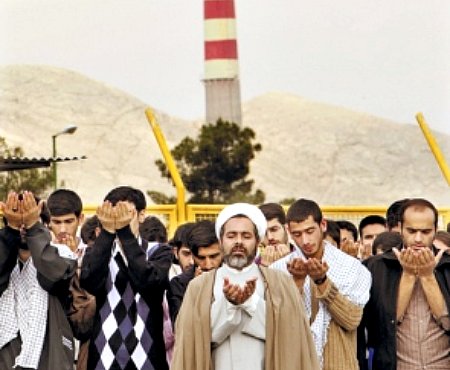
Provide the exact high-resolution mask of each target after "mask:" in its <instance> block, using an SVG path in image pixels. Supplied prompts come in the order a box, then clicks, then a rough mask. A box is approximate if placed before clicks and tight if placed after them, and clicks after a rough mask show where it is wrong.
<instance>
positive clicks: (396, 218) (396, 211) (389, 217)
mask: <svg viewBox="0 0 450 370" xmlns="http://www.w3.org/2000/svg"><path fill="white" fill-rule="evenodd" d="M407 201H408V198H405V199H401V200H396V201H395V202H394V203H392V204H391V205H390V206H389V207H388V209H387V210H386V224H387V228H388V230H389V231H390V230H392V229H393V228H394V227H396V226H397V225H398V224H399V222H400V217H401V214H400V211H401V209H402V205H403V204H405V203H406V202H407Z"/></svg>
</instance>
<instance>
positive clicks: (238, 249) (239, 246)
mask: <svg viewBox="0 0 450 370" xmlns="http://www.w3.org/2000/svg"><path fill="white" fill-rule="evenodd" d="M233 252H243V253H247V251H246V249H245V248H244V246H243V245H242V244H237V245H235V246H234V247H233V248H231V253H233Z"/></svg>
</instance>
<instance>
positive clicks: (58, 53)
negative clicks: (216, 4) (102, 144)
mask: <svg viewBox="0 0 450 370" xmlns="http://www.w3.org/2000/svg"><path fill="white" fill-rule="evenodd" d="M235 4H236V13H237V31H238V49H239V58H240V71H241V89H242V98H243V100H244V101H246V100H249V99H251V98H253V97H256V96H259V95H261V94H264V93H266V92H270V91H284V92H290V93H294V94H296V95H299V96H302V97H305V98H307V99H311V100H316V101H321V102H325V103H331V104H335V105H340V106H344V107H347V108H351V109H354V110H358V111H364V112H368V113H371V114H374V115H377V116H380V117H385V118H390V119H393V120H395V121H398V122H408V123H413V124H416V123H415V122H416V121H415V118H414V116H415V114H416V113H417V112H419V111H421V112H423V113H424V115H425V118H426V119H427V121H428V123H429V124H430V126H431V127H432V128H434V129H437V130H440V131H444V132H447V133H449V134H450V1H449V0H426V1H424V0H378V1H361V0H339V1H329V0H326V1H325V0H277V1H275V0H270V1H269V0H235ZM202 22H203V1H202V0H127V1H125V0H120V1H118V0H89V1H85V0H0V65H5V64H22V63H25V64H46V65H52V66H58V67H63V68H68V69H71V70H74V71H77V72H80V73H82V74H85V75H87V76H89V77H91V78H93V79H95V80H99V81H103V82H105V83H107V84H108V85H110V86H114V87H117V88H119V89H122V90H124V91H126V92H128V93H130V94H132V95H134V96H136V97H137V98H139V99H141V100H142V101H144V102H146V103H148V104H150V105H151V106H153V107H155V108H157V109H160V110H163V111H165V112H166V113H168V114H171V115H176V116H178V117H182V118H188V119H191V118H200V117H202V116H203V115H204V88H203V85H202V82H201V79H202V74H203V23H202Z"/></svg>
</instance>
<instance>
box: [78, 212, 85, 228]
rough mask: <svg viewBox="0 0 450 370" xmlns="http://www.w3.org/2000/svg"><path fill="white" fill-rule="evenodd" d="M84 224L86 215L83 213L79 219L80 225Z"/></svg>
mask: <svg viewBox="0 0 450 370" xmlns="http://www.w3.org/2000/svg"><path fill="white" fill-rule="evenodd" d="M83 222H84V213H81V214H80V217H78V223H79V224H80V225H83Z"/></svg>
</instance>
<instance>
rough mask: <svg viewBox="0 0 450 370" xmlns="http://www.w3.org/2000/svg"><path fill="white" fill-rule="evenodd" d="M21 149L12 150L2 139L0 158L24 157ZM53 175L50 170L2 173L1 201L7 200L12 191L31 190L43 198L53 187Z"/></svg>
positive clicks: (33, 169)
mask: <svg viewBox="0 0 450 370" xmlns="http://www.w3.org/2000/svg"><path fill="white" fill-rule="evenodd" d="M23 155H24V152H23V149H22V148H21V147H13V148H10V147H9V146H8V144H7V143H6V140H5V138H3V137H0V157H5V158H6V157H23ZM52 180H53V175H52V172H51V170H50V169H37V168H32V169H28V170H15V171H5V172H0V200H4V199H6V196H7V195H8V193H9V192H10V191H13V190H14V191H21V190H29V191H32V192H33V193H34V194H35V195H37V196H39V197H43V196H44V193H45V192H46V191H47V190H49V189H50V188H51V186H52Z"/></svg>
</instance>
